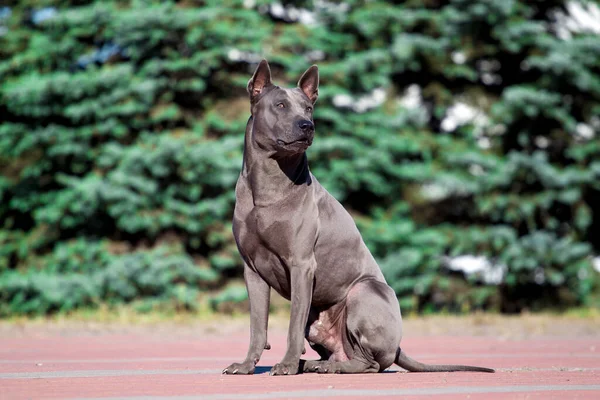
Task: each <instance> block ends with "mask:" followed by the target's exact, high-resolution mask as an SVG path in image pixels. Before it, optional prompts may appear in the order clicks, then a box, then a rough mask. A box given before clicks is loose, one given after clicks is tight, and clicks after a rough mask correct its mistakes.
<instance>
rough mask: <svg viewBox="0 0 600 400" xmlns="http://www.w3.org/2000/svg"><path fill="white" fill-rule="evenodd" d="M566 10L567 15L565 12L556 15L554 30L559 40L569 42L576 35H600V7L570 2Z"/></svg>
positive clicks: (592, 4)
mask: <svg viewBox="0 0 600 400" xmlns="http://www.w3.org/2000/svg"><path fill="white" fill-rule="evenodd" d="M566 8H567V10H566V13H565V12H563V11H557V12H556V13H555V17H556V23H555V24H554V28H555V29H556V34H557V36H558V37H559V38H561V39H563V40H569V39H571V37H572V36H573V34H574V33H593V34H596V35H600V7H598V4H595V3H592V2H590V3H586V4H583V3H581V2H579V1H570V2H568V3H567V7H566Z"/></svg>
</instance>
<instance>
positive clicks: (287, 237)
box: [223, 60, 494, 375]
mask: <svg viewBox="0 0 600 400" xmlns="http://www.w3.org/2000/svg"><path fill="white" fill-rule="evenodd" d="M318 87H319V72H318V69H317V67H316V66H315V65H313V66H312V67H310V68H309V69H308V70H307V71H306V72H305V73H304V74H303V75H302V77H301V78H300V80H299V81H298V87H297V88H294V89H284V88H280V87H278V86H275V85H273V84H272V83H271V71H270V69H269V64H268V63H267V62H266V61H265V60H263V61H262V62H261V63H260V65H259V66H258V68H257V69H256V72H255V73H254V75H253V76H252V78H251V79H250V81H249V82H248V92H249V93H250V103H251V112H252V115H251V117H250V119H249V120H248V124H247V126H246V136H245V144H244V163H243V166H242V172H241V174H240V177H239V179H238V181H237V185H236V192H235V194H236V203H235V212H234V217H233V233H234V236H235V240H236V242H237V246H238V249H239V252H240V254H241V256H242V258H243V260H244V278H245V281H246V286H247V289H248V295H249V298H250V347H249V349H248V355H247V356H246V359H245V360H244V361H243V362H242V363H234V364H232V365H230V366H229V367H227V368H225V369H224V370H223V373H224V374H252V373H253V372H254V369H255V365H256V363H257V362H258V360H259V359H260V356H261V354H262V352H263V349H265V348H266V349H268V348H269V347H270V346H269V344H268V342H267V325H268V316H269V293H270V288H273V289H275V290H276V291H277V292H278V293H279V294H281V295H282V296H283V297H285V298H286V299H288V300H291V302H292V304H291V317H290V325H289V333H288V340H287V352H286V353H285V356H284V357H283V360H281V362H280V363H278V364H275V366H273V368H272V369H271V375H292V374H297V373H298V372H301V371H304V372H319V373H361V372H380V371H383V370H384V369H386V368H387V367H389V366H390V365H392V363H396V364H398V365H399V366H400V367H402V368H404V369H406V370H408V371H415V372H438V371H480V372H494V370H492V369H489V368H481V367H471V366H462V365H427V364H422V363H420V362H418V361H415V360H413V359H411V358H409V357H408V356H407V355H406V354H405V353H404V352H403V351H402V350H400V347H399V345H400V340H401V338H402V317H401V315H400V307H399V305H398V299H397V298H396V295H395V293H394V291H393V290H392V289H391V288H390V287H389V286H388V284H387V283H386V281H385V279H384V277H383V275H382V273H381V270H380V269H379V266H378V265H377V263H376V262H375V259H374V258H373V256H372V255H371V253H370V252H369V249H368V248H367V246H366V245H365V243H364V242H363V240H362V237H361V235H360V233H359V232H358V229H357V228H356V225H355V224H354V221H353V220H352V217H351V216H350V214H348V212H347V211H346V210H345V209H344V208H343V207H342V205H341V204H340V203H339V202H338V201H337V200H336V199H334V198H333V197H332V196H331V195H330V194H329V193H328V192H327V191H326V190H325V189H324V188H323V186H321V185H320V184H319V182H318V181H317V180H316V179H315V177H314V176H313V175H312V174H311V173H310V171H309V168H308V161H307V158H306V152H305V151H306V149H307V148H308V147H309V146H310V145H311V144H312V141H313V137H314V132H315V127H314V124H313V106H314V104H315V102H316V101H317V96H318V91H319V90H318ZM305 337H306V339H307V340H308V342H309V344H310V346H311V347H312V348H313V349H314V350H315V351H316V352H317V353H318V354H319V355H320V356H321V359H320V360H318V361H317V360H314V361H305V360H300V356H301V355H302V354H303V353H304V338H305Z"/></svg>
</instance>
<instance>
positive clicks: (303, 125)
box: [298, 119, 315, 133]
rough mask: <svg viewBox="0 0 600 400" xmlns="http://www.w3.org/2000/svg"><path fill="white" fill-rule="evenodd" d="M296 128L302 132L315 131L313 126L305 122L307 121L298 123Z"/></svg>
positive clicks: (307, 121)
mask: <svg viewBox="0 0 600 400" xmlns="http://www.w3.org/2000/svg"><path fill="white" fill-rule="evenodd" d="M298 128H300V129H301V130H302V132H305V133H306V132H312V131H314V130H315V125H314V124H313V123H312V122H311V121H309V120H307V119H302V120H300V121H298Z"/></svg>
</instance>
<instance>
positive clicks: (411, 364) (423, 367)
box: [394, 347, 496, 372]
mask: <svg viewBox="0 0 600 400" xmlns="http://www.w3.org/2000/svg"><path fill="white" fill-rule="evenodd" d="M394 362H395V363H396V364H397V365H399V366H400V367H402V368H404V369H405V370H407V371H409V372H456V371H472V372H496V371H494V370H493V369H491V368H484V367H473V366H470V365H434V364H423V363H420V362H418V361H416V360H413V359H412V358H410V357H409V356H407V355H406V353H404V352H403V351H402V350H401V349H400V347H398V350H396V359H395V360H394Z"/></svg>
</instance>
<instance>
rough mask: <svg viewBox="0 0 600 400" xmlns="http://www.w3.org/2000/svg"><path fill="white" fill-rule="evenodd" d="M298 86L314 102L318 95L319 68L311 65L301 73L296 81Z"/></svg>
mask: <svg viewBox="0 0 600 400" xmlns="http://www.w3.org/2000/svg"><path fill="white" fill-rule="evenodd" d="M298 87H299V88H300V89H301V90H302V91H303V92H304V94H305V95H307V96H308V98H309V99H310V101H312V102H313V104H314V103H315V101H317V97H319V68H317V66H316V65H313V66H312V67H310V68H309V69H307V70H306V72H304V74H302V77H300V80H299V81H298Z"/></svg>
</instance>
